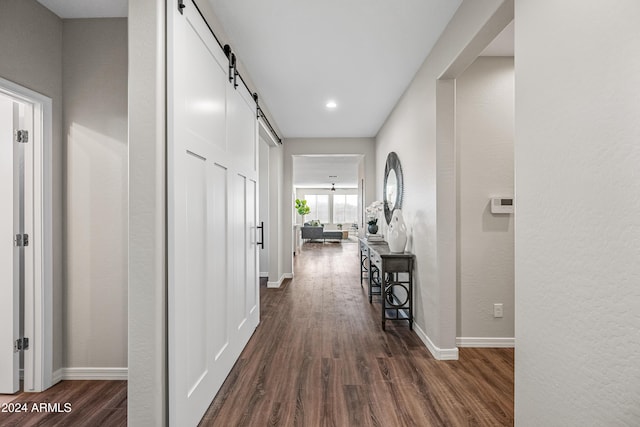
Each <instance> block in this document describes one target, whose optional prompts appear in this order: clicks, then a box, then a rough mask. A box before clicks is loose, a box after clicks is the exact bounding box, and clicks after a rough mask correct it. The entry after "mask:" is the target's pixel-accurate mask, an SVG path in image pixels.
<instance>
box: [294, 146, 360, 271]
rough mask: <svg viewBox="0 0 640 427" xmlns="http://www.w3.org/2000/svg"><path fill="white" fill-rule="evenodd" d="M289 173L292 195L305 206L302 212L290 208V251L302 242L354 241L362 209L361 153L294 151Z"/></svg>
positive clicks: (342, 242) (337, 242)
mask: <svg viewBox="0 0 640 427" xmlns="http://www.w3.org/2000/svg"><path fill="white" fill-rule="evenodd" d="M292 174H293V189H292V191H293V196H294V197H293V198H294V199H295V200H300V201H301V203H304V204H305V205H306V206H307V207H308V212H306V213H305V214H304V215H301V214H300V212H301V210H298V209H294V211H293V217H294V220H293V222H294V241H293V248H294V255H295V254H299V253H300V252H301V251H302V250H303V247H304V245H305V244H313V243H322V244H323V245H325V244H339V245H347V244H349V243H356V242H357V237H358V233H359V230H360V229H361V228H362V222H361V218H362V212H363V211H364V197H363V195H364V155H361V154H349V155H345V154H333V155H332V154H322V155H318V154H314V155H294V156H293V168H292ZM293 208H294V207H293V206H292V209H293ZM302 212H304V210H302ZM316 249H317V248H316ZM294 269H295V263H294Z"/></svg>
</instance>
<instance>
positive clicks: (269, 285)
mask: <svg viewBox="0 0 640 427" xmlns="http://www.w3.org/2000/svg"><path fill="white" fill-rule="evenodd" d="M286 279H293V273H284V274H283V275H282V276H280V280H278V281H277V282H267V288H279V287H280V285H282V282H284V281H285V280H286Z"/></svg>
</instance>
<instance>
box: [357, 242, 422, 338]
mask: <svg viewBox="0 0 640 427" xmlns="http://www.w3.org/2000/svg"><path fill="white" fill-rule="evenodd" d="M414 260H415V255H413V254H412V253H408V252H404V253H400V254H396V253H391V251H389V246H388V245H387V243H386V242H370V241H368V240H367V239H365V238H361V239H360V285H361V286H362V282H363V280H364V279H365V275H366V279H367V285H368V288H369V303H372V302H373V296H374V295H380V296H381V297H382V329H383V330H384V327H385V322H386V321H387V320H393V321H396V320H405V321H408V322H409V329H411V330H413V264H414Z"/></svg>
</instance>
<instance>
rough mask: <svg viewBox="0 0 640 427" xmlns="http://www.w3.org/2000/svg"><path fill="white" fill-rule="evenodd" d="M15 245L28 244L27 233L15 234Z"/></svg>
mask: <svg viewBox="0 0 640 427" xmlns="http://www.w3.org/2000/svg"><path fill="white" fill-rule="evenodd" d="M15 245H16V246H29V235H28V234H16V239H15Z"/></svg>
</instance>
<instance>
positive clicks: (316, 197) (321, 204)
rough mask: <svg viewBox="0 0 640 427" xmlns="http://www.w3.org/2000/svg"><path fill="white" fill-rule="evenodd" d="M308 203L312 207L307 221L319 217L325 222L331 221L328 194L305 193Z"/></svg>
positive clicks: (318, 218)
mask: <svg viewBox="0 0 640 427" xmlns="http://www.w3.org/2000/svg"><path fill="white" fill-rule="evenodd" d="M304 198H305V199H306V200H307V205H308V206H309V208H310V209H311V212H309V215H307V216H306V219H307V221H309V220H314V219H317V220H318V221H320V222H321V223H323V224H328V223H329V222H331V218H329V196H328V195H326V194H324V195H323V194H305V196H304Z"/></svg>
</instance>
